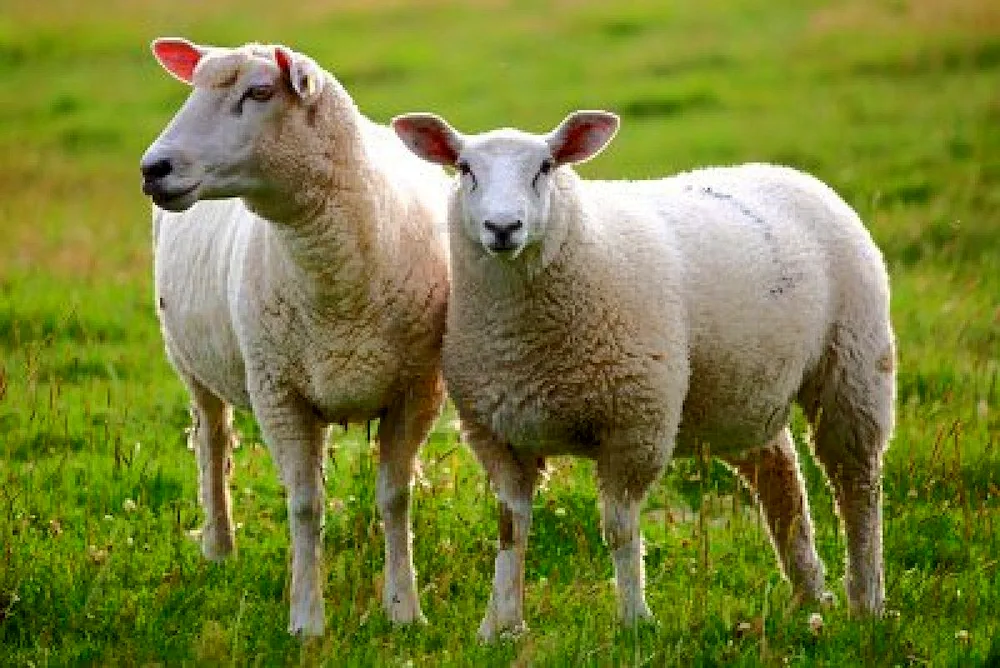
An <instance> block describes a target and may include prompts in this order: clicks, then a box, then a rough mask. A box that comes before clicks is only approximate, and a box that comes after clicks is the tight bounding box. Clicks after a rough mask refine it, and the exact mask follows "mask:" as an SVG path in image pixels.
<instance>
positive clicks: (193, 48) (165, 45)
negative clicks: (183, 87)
mask: <svg viewBox="0 0 1000 668" xmlns="http://www.w3.org/2000/svg"><path fill="white" fill-rule="evenodd" d="M150 48H151V49H152V50H153V55H154V56H156V60H158V61H159V63H160V65H162V66H163V69H165V70H166V71H167V72H170V74H172V75H173V76H174V77H175V78H177V79H179V80H181V81H183V82H184V83H186V84H190V83H191V77H192V76H193V75H194V68H195V67H197V66H198V62H199V61H201V57H202V56H204V55H205V53H206V50H205V49H204V48H202V47H200V46H198V45H197V44H192V43H191V42H189V41H187V40H186V39H181V38H179V37H160V38H159V39H155V40H153V43H152V44H150Z"/></svg>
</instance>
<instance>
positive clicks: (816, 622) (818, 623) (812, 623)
mask: <svg viewBox="0 0 1000 668" xmlns="http://www.w3.org/2000/svg"><path fill="white" fill-rule="evenodd" d="M809 630H811V631H812V632H813V634H814V635H819V633H820V631H822V630H823V616H822V615H820V614H819V613H818V612H814V613H812V614H811V615H809Z"/></svg>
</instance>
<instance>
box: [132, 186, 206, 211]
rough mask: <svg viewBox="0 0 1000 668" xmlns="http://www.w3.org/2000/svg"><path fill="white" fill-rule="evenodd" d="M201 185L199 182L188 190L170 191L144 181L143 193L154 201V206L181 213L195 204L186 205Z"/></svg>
mask: <svg viewBox="0 0 1000 668" xmlns="http://www.w3.org/2000/svg"><path fill="white" fill-rule="evenodd" d="M200 185H201V183H200V182H199V183H195V184H193V185H191V186H189V187H187V188H181V189H179V190H169V189H167V188H164V187H163V186H162V185H160V184H159V183H157V182H156V181H143V182H142V192H143V194H145V195H147V196H148V197H149V198H150V199H151V200H153V204H155V205H156V206H158V207H160V208H161V209H168V210H171V211H179V210H183V209H186V208H188V207H189V206H191V204H193V203H194V202H193V201H191V202H187V203H185V200H187V199H189V196H190V195H191V193H193V192H194V191H195V190H197V189H198V186H200Z"/></svg>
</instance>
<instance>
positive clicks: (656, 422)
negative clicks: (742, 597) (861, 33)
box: [392, 111, 895, 640]
mask: <svg viewBox="0 0 1000 668" xmlns="http://www.w3.org/2000/svg"><path fill="white" fill-rule="evenodd" d="M618 125H619V121H618V117H617V116H615V115H614V114H611V113H608V112H599V111H578V112H575V113H573V114H570V115H569V116H568V117H566V119H565V120H564V121H563V122H562V123H561V124H560V125H559V126H558V127H557V128H556V129H555V130H553V131H552V132H550V133H549V134H547V135H544V136H538V135H532V134H528V133H525V132H521V131H518V130H514V129H510V128H506V129H500V130H494V131H490V132H487V133H485V134H481V135H471V136H464V135H462V134H460V133H458V132H457V131H455V130H454V129H453V128H452V127H451V126H450V125H448V123H447V122H446V121H444V120H442V119H441V118H440V117H438V116H435V115H433V114H407V115H403V116H399V117H397V118H395V119H393V121H392V126H393V128H394V129H395V130H396V133H397V134H398V135H399V136H400V138H402V139H403V141H404V142H405V143H406V144H407V146H409V148H410V149H411V150H413V151H414V152H415V153H416V154H417V155H419V156H421V157H422V158H424V159H426V160H429V161H431V162H433V163H439V164H443V165H452V166H454V167H455V169H456V170H457V172H458V176H457V177H456V179H457V182H456V184H455V185H454V186H453V190H452V196H451V204H450V212H449V229H450V232H449V239H450V253H451V254H450V261H451V272H452V276H451V280H452V283H451V296H450V298H449V307H448V308H449V311H448V318H447V327H446V331H445V341H444V349H443V368H444V377H445V382H446V384H447V387H448V391H449V394H450V396H451V397H452V399H453V401H454V402H455V405H456V408H457V410H458V413H459V417H460V419H461V422H462V425H463V431H464V435H465V438H466V440H467V441H468V443H469V444H470V446H471V448H472V450H473V451H474V453H475V455H476V457H477V459H478V460H479V462H480V463H481V464H482V466H483V467H484V469H485V471H486V473H487V475H488V477H489V479H490V481H491V483H492V485H493V487H494V489H495V492H496V494H497V496H498V497H499V501H500V530H499V534H500V539H499V551H498V553H497V557H496V564H495V577H494V584H493V591H492V595H491V598H490V602H489V605H488V609H487V612H486V615H485V618H484V619H483V622H482V625H481V626H480V630H479V632H480V636H481V637H483V638H484V639H486V640H489V639H493V638H495V637H496V636H497V635H498V634H499V633H502V632H513V633H518V632H520V631H521V630H523V629H524V628H525V627H524V615H523V607H524V605H523V585H524V555H525V549H526V541H527V535H528V531H529V528H530V526H531V502H532V494H533V489H534V487H535V484H536V481H537V479H538V471H539V468H540V467H541V466H543V465H544V460H545V458H546V457H549V456H554V455H576V456H581V457H587V458H590V459H592V460H595V461H596V475H597V478H598V483H599V489H600V497H601V506H602V516H603V534H604V537H605V540H606V542H607V544H608V546H609V548H610V550H611V553H612V556H613V559H614V566H615V578H616V585H617V595H618V613H619V617H620V619H621V620H622V621H623V623H625V624H627V625H632V624H634V623H636V622H637V621H639V620H643V619H651V618H652V614H651V612H650V610H649V607H648V606H647V604H646V600H645V594H644V572H643V561H642V554H643V552H642V538H641V534H640V530H639V511H640V504H641V502H642V501H643V499H644V497H645V495H646V493H647V491H648V490H649V488H650V485H651V484H652V483H653V482H654V481H655V480H656V479H657V478H658V477H659V476H660V474H661V472H662V471H663V469H664V466H665V465H666V464H667V462H668V460H669V459H670V457H671V456H672V455H674V454H677V455H681V456H690V455H693V454H697V453H703V452H706V451H707V448H710V453H711V454H712V455H716V456H719V457H720V458H722V459H723V460H724V461H726V462H728V463H729V464H730V465H731V466H732V468H734V469H735V470H736V471H737V472H738V473H739V475H741V476H742V478H743V479H744V480H745V482H746V483H747V484H748V485H749V486H750V487H751V488H752V489H753V490H755V493H756V496H757V499H758V502H759V505H760V507H761V509H762V512H763V514H764V516H765V517H766V524H767V527H768V531H769V533H770V537H771V540H772V542H773V545H774V548H775V550H776V553H777V557H778V561H779V563H780V566H781V568H782V571H783V573H784V574H785V576H786V577H787V578H788V579H789V580H790V581H791V584H792V585H793V587H794V590H795V592H796V596H797V597H798V598H799V599H800V600H802V601H808V600H816V599H819V600H820V601H828V600H829V599H828V597H829V596H831V595H830V594H829V593H828V592H824V589H823V587H824V570H823V564H822V563H821V561H820V558H819V556H818V554H817V552H816V547H815V543H814V540H813V527H812V523H811V520H810V517H809V508H808V505H807V499H806V490H805V487H804V486H803V480H802V476H801V473H800V470H799V465H798V462H797V458H796V451H795V448H794V445H793V441H792V437H791V435H790V432H789V427H788V417H789V409H790V405H791V403H792V402H793V401H795V402H798V404H799V405H800V406H801V407H802V408H803V409H804V413H805V415H806V417H807V418H808V420H809V422H810V424H811V429H812V442H813V449H814V453H815V455H816V457H817V458H818V460H819V462H820V464H821V465H822V467H823V468H824V469H825V472H826V474H827V477H828V478H829V480H830V482H831V483H832V487H833V490H834V493H835V496H836V502H837V504H838V507H839V513H840V516H841V518H842V521H843V523H844V525H845V526H846V536H847V555H848V560H849V564H848V565H849V568H848V576H847V580H846V589H847V596H848V599H849V602H850V606H851V609H852V610H853V611H857V612H859V613H878V612H879V611H880V610H881V609H882V607H883V601H884V584H883V565H882V537H881V531H882V505H881V468H882V458H883V453H884V451H885V450H886V447H887V442H888V439H889V436H890V433H891V430H892V426H893V403H894V395H895V375H894V365H895V343H894V336H893V333H892V328H891V324H890V322H889V310H888V299H889V284H888V278H887V274H886V269H885V265H884V262H883V260H882V256H881V253H880V252H879V250H878V249H877V248H876V246H875V244H874V242H873V241H872V239H871V237H870V235H869V234H868V232H867V231H866V230H865V228H864V227H863V225H862V223H861V221H860V220H859V218H858V216H857V214H856V213H855V212H854V211H853V210H852V209H851V208H850V207H849V206H848V205H847V204H846V203H845V202H844V201H843V200H842V199H840V198H839V197H838V196H837V195H836V194H835V193H834V192H833V191H832V190H831V189H830V188H829V187H827V186H826V185H824V184H822V183H821V182H819V181H818V180H816V179H815V178H813V177H811V176H807V175H805V174H803V173H801V172H798V171H795V170H793V169H790V168H785V167H779V166H773V165H766V164H748V165H743V166H735V167H718V168H709V169H702V170H697V171H692V172H688V173H682V174H679V175H676V176H673V177H671V178H664V179H660V180H646V181H634V182H628V181H587V180H582V179H581V178H580V177H578V176H577V174H576V173H575V172H574V171H573V169H572V168H571V167H570V165H572V164H574V163H579V162H583V161H585V160H588V159H589V158H591V157H593V156H594V155H596V154H597V153H599V152H600V151H601V150H602V149H603V148H604V146H605V145H607V143H608V142H609V141H610V140H611V139H612V138H613V137H614V135H615V134H616V132H617V130H618Z"/></svg>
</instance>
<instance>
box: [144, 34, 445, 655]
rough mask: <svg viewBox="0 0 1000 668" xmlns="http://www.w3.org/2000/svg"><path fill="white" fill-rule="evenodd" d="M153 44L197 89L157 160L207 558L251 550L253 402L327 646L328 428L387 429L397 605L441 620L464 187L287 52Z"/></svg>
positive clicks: (174, 341)
mask: <svg viewBox="0 0 1000 668" xmlns="http://www.w3.org/2000/svg"><path fill="white" fill-rule="evenodd" d="M152 49H153V53H154V54H155V56H156V58H157V60H158V61H159V62H160V64H161V65H162V66H163V67H164V68H165V69H166V70H167V71H168V72H169V73H170V74H172V75H173V76H175V77H176V78H178V79H180V80H181V81H183V82H185V83H187V84H189V85H191V86H192V87H193V92H192V93H191V95H190V97H189V98H188V99H187V101H186V102H185V104H184V106H183V107H182V108H181V109H180V111H179V112H178V113H177V115H176V116H175V117H174V118H173V120H172V121H171V122H170V124H169V125H168V126H167V127H166V129H165V130H164V131H163V133H162V134H161V135H160V136H159V137H158V138H157V139H156V140H155V141H154V142H153V144H152V145H151V146H150V147H149V149H148V150H147V151H146V153H145V155H144V156H143V157H142V161H141V171H142V176H143V191H144V192H145V194H147V195H148V196H149V197H150V198H151V199H152V201H153V203H154V205H155V206H154V207H153V228H154V230H153V236H154V246H155V249H154V256H155V259H154V263H155V292H156V294H155V298H156V304H157V312H158V316H159V320H160V325H161V330H162V333H163V338H164V341H165V344H166V350H167V355H168V357H169V359H170V361H171V362H172V364H173V366H174V368H175V369H176V371H177V373H178V375H179V376H180V378H181V379H182V380H183V382H184V384H185V385H186V386H187V389H188V391H189V393H190V397H191V400H192V416H193V420H194V428H193V430H192V433H191V444H192V446H193V449H195V450H196V452H197V459H198V468H199V488H200V493H199V496H200V501H201V505H202V507H203V510H204V513H205V525H204V529H203V531H202V536H201V541H202V551H203V553H204V556H205V557H207V558H208V559H212V560H219V559H223V558H224V557H226V556H227V555H229V554H231V553H232V552H233V550H234V533H233V520H232V508H231V501H230V495H229V490H228V487H227V479H228V474H229V472H230V469H231V467H232V462H231V458H232V449H233V446H234V443H235V442H236V435H235V433H234V431H233V407H249V408H251V409H252V411H253V414H254V416H255V418H256V420H257V422H258V424H259V426H260V430H261V433H262V435H263V439H264V441H265V442H266V444H267V447H268V449H269V450H270V453H271V455H272V457H273V459H274V462H275V464H276V465H277V468H278V470H279V473H280V476H281V479H282V481H283V483H284V486H285V489H286V491H287V504H288V518H289V523H290V528H291V552H292V564H291V570H292V577H291V610H290V619H289V627H288V628H289V632H291V633H293V634H299V633H301V634H302V635H321V634H322V633H323V627H324V611H323V596H322V583H323V578H322V574H321V571H322V568H321V561H320V557H321V550H322V529H323V514H324V488H323V481H324V477H323V459H324V453H323V449H324V442H325V439H326V438H327V435H328V432H329V425H331V424H334V423H337V424H340V423H342V424H344V425H345V426H346V424H347V423H348V422H355V423H358V422H365V421H368V420H372V419H376V418H378V419H379V420H380V422H379V427H378V442H379V447H380V453H379V458H380V462H379V469H378V480H377V498H378V505H379V508H380V510H381V512H382V515H383V519H384V523H385V581H384V582H385V584H384V589H383V603H384V605H385V609H386V613H387V615H388V617H389V618H390V619H391V620H392V621H393V622H398V623H407V622H413V621H424V617H423V614H422V613H421V610H420V603H419V600H418V597H417V591H416V582H415V575H414V570H413V560H412V557H411V548H412V545H411V541H412V538H411V534H410V518H409V500H410V487H411V481H412V477H413V474H414V467H415V462H416V457H417V450H418V447H419V445H420V443H421V442H422V441H423V440H424V438H425V437H426V436H427V434H428V432H429V430H430V428H431V426H432V424H433V422H434V421H435V419H436V417H437V416H438V414H439V412H440V407H441V405H442V402H443V400H444V385H443V381H442V379H441V364H440V358H441V337H442V333H443V329H444V321H445V311H446V306H447V296H448V262H447V243H446V237H445V235H446V231H445V214H446V209H445V207H446V198H447V189H448V184H449V180H448V177H447V175H446V174H445V173H444V171H443V170H442V169H441V168H439V167H432V166H430V165H427V164H426V163H425V162H423V161H420V160H418V159H417V158H415V157H414V156H413V155H412V154H410V153H409V151H407V150H406V149H405V148H404V147H403V145H402V144H401V143H400V142H399V140H398V139H397V138H396V136H395V135H394V134H393V133H392V131H391V130H390V129H389V128H387V127H385V126H381V125H377V124H375V123H374V122H372V121H370V120H369V119H367V118H366V117H365V116H363V115H362V114H361V113H360V112H359V110H358V109H357V107H356V105H355V104H354V102H353V100H352V99H351V97H350V95H349V94H348V93H347V91H346V90H345V89H344V88H343V87H342V86H341V84H340V83H339V82H338V81H337V80H336V79H335V78H334V77H333V76H331V75H330V74H328V73H327V72H325V71H323V70H322V69H321V68H320V67H319V66H318V65H317V64H316V63H315V62H314V61H313V60H312V59H310V58H309V57H307V56H305V55H302V54H299V53H296V52H294V51H292V50H291V49H289V48H287V47H284V46H280V45H278V46H261V45H257V44H248V45H244V46H242V47H239V48H235V49H225V48H217V47H204V46H198V45H195V44H192V43H190V42H188V41H185V40H182V39H175V38H164V39H159V40H156V41H154V42H153V45H152Z"/></svg>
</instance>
